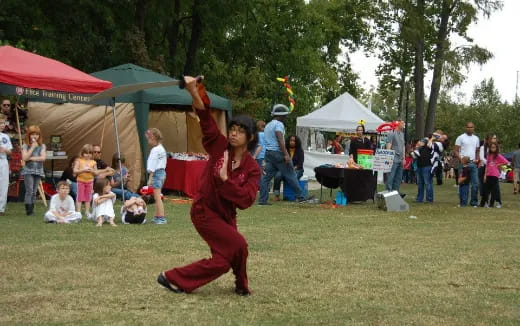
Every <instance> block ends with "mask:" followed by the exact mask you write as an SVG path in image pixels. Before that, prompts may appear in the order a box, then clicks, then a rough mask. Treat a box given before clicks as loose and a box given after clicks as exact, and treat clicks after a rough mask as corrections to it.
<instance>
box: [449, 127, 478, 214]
mask: <svg viewBox="0 0 520 326" xmlns="http://www.w3.org/2000/svg"><path fill="white" fill-rule="evenodd" d="M474 132H475V125H474V124H473V122H468V123H466V132H465V133H463V134H462V135H460V136H459V137H457V140H456V141H455V147H454V148H453V151H454V152H455V155H456V156H457V157H459V158H460V160H461V162H462V157H464V156H467V157H468V158H469V163H468V170H469V180H470V184H471V201H470V205H471V206H473V207H477V205H478V197H477V196H478V184H479V181H478V165H479V160H480V140H479V138H478V137H477V136H476V135H475V134H473V133H474ZM461 170H462V166H461V167H459V171H461ZM459 173H460V172H459Z"/></svg>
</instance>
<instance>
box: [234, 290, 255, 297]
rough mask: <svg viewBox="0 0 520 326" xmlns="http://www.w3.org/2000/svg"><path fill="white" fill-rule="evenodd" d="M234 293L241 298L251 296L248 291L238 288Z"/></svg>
mask: <svg viewBox="0 0 520 326" xmlns="http://www.w3.org/2000/svg"><path fill="white" fill-rule="evenodd" d="M235 293H236V294H238V295H239V296H241V297H248V296H250V295H251V292H250V291H249V290H245V289H239V288H236V289H235Z"/></svg>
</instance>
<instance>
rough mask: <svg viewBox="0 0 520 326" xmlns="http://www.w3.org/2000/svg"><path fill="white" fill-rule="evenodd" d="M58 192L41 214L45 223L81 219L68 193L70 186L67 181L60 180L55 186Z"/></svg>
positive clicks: (73, 221) (60, 222)
mask: <svg viewBox="0 0 520 326" xmlns="http://www.w3.org/2000/svg"><path fill="white" fill-rule="evenodd" d="M56 187H57V188H58V193H57V194H55V195H54V196H52V198H51V202H50V204H49V210H48V211H47V213H45V215H44V216H43V220H44V222H45V223H59V224H65V223H77V222H79V221H81V213H80V212H76V208H75V207H74V200H72V197H71V196H70V195H69V192H70V186H69V184H68V183H67V181H64V180H62V181H60V182H58V185H57V186H56Z"/></svg>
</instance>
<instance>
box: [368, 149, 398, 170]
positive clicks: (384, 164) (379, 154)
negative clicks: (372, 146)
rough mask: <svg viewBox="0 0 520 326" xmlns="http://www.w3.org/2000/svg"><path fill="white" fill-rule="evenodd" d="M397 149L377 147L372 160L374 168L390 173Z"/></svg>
mask: <svg viewBox="0 0 520 326" xmlns="http://www.w3.org/2000/svg"><path fill="white" fill-rule="evenodd" d="M394 154H395V151H393V150H391V149H376V155H375V156H374V161H373V162H372V170H373V171H378V172H383V173H388V172H390V171H391V170H392V165H393V164H394Z"/></svg>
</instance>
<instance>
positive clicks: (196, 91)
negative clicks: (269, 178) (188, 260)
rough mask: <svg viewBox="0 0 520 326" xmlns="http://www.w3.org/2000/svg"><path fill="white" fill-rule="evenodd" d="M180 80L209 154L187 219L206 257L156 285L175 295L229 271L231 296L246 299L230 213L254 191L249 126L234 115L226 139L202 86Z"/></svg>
mask: <svg viewBox="0 0 520 326" xmlns="http://www.w3.org/2000/svg"><path fill="white" fill-rule="evenodd" d="M184 81H185V85H186V86H185V87H186V90H187V91H188V92H189V93H190V94H191V96H192V101H193V107H194V108H195V109H196V112H197V114H198V117H199V118H200V126H201V129H202V133H203V138H202V143H203V145H204V149H205V150H206V152H208V154H209V161H208V164H207V165H206V168H205V170H204V172H203V174H202V177H201V179H202V181H201V183H200V184H201V185H200V189H199V191H198V193H197V195H196V196H195V198H194V201H193V205H192V207H191V211H190V215H191V220H192V223H193V225H194V226H195V229H196V230H197V232H198V233H199V234H200V236H201V237H202V238H203V239H204V240H205V241H206V242H207V243H208V245H209V247H210V249H211V255H212V257H211V258H209V259H202V260H199V261H197V262H194V263H192V264H190V265H187V266H184V267H178V268H173V269H171V270H169V271H166V272H163V273H161V274H159V277H158V278H157V282H158V283H159V284H161V285H162V286H164V287H165V288H167V289H169V290H171V291H173V292H175V293H182V292H187V293H190V292H192V291H194V290H195V289H197V288H199V287H201V286H203V285H205V284H207V283H209V282H211V281H213V280H215V279H216V278H218V277H219V276H221V275H222V274H224V273H226V272H228V271H229V269H230V268H231V269H232V270H233V274H235V278H236V281H235V293H237V294H238V295H242V296H247V295H249V294H251V291H250V290H249V287H248V282H247V272H246V263H247V255H248V251H247V242H246V240H245V239H244V237H243V236H242V234H240V233H239V232H238V230H237V221H236V209H237V208H239V209H246V208H248V207H249V206H251V205H252V204H253V203H254V202H255V198H256V194H257V191H258V184H259V179H260V168H259V167H258V164H257V163H256V161H255V159H254V158H253V157H252V156H251V155H250V154H249V153H250V152H251V151H252V150H253V149H254V148H255V146H256V142H257V137H256V132H255V128H256V127H255V123H254V121H253V119H251V118H250V117H248V116H237V117H234V118H233V119H232V120H231V122H230V123H229V125H228V138H227V139H226V137H224V136H223V135H222V133H221V132H220V130H219V129H218V128H217V124H216V123H215V120H214V119H213V116H212V115H211V112H210V101H209V97H208V95H207V94H206V90H205V88H204V85H203V84H202V83H198V82H197V79H195V78H193V77H184Z"/></svg>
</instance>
